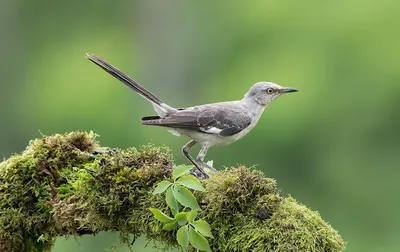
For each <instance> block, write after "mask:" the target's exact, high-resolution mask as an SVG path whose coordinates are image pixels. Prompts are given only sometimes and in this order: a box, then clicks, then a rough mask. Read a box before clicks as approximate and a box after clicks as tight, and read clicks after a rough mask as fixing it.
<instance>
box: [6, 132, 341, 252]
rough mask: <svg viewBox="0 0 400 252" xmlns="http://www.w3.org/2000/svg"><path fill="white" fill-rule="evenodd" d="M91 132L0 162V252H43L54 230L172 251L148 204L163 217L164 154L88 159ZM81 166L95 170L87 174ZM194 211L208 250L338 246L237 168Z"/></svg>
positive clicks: (167, 169) (307, 215)
mask: <svg viewBox="0 0 400 252" xmlns="http://www.w3.org/2000/svg"><path fill="white" fill-rule="evenodd" d="M95 137H96V135H95V134H94V133H85V132H72V133H69V134H64V135H54V136H48V137H43V138H41V139H37V140H34V141H31V143H30V144H29V146H28V147H27V149H26V150H25V151H24V152H22V153H21V154H16V155H14V156H12V157H10V158H9V159H7V160H5V161H3V162H2V163H0V251H50V250H51V248H52V245H53V243H54V241H55V239H56V237H58V236H64V235H84V234H95V233H97V232H100V231H107V230H110V231H111V230H112V231H120V232H121V233H122V234H123V235H128V234H134V235H144V236H146V237H147V238H148V239H154V240H157V241H160V242H161V243H162V244H163V245H165V246H166V247H169V246H174V247H177V246H178V245H177V242H176V238H175V237H176V236H175V234H174V232H176V231H165V230H162V226H163V224H162V223H161V222H159V221H157V220H156V219H155V218H154V217H153V215H152V213H151V212H150V211H149V210H148V209H149V208H150V207H153V208H158V209H160V210H162V211H163V212H166V213H169V208H168V207H167V204H166V202H165V199H164V197H163V196H161V195H153V194H152V192H153V190H154V187H155V185H156V184H157V183H158V182H160V181H161V180H165V179H168V178H170V176H171V171H172V168H173V162H172V156H171V155H170V154H169V152H168V150H167V149H166V148H160V147H155V146H153V145H147V146H143V147H141V148H140V149H135V148H131V149H127V150H117V151H116V152H110V153H107V154H101V155H93V154H92V152H93V151H94V150H98V149H101V147H100V146H99V145H98V143H97V142H96V140H95ZM89 170H92V171H94V172H93V173H92V172H90V171H89ZM202 183H203V185H204V187H205V188H206V190H207V192H206V193H202V192H197V191H196V192H195V196H196V198H197V200H198V202H199V205H200V208H201V211H200V212H199V216H200V217H201V218H203V219H205V220H206V221H207V222H208V223H210V225H211V230H212V233H213V235H214V237H215V238H214V239H211V240H209V241H210V245H211V248H212V249H213V250H214V251H342V250H343V249H344V242H343V240H342V238H341V237H340V236H339V234H338V233H337V232H336V231H335V230H334V229H333V228H332V227H331V226H330V225H329V224H327V223H326V222H324V221H323V220H322V219H321V217H320V216H319V214H318V213H317V212H314V211H311V210H310V209H308V208H307V207H305V206H303V205H301V204H299V203H297V202H296V201H295V200H294V199H293V198H291V197H284V196H283V195H282V194H281V193H280V191H279V190H278V188H277V185H276V182H275V180H273V179H270V178H265V177H264V175H263V174H262V173H261V172H259V171H257V170H249V169H247V168H245V167H242V166H240V167H237V168H231V169H227V170H225V171H222V172H221V173H219V174H216V175H214V176H212V177H211V178H210V179H208V180H204V181H202Z"/></svg>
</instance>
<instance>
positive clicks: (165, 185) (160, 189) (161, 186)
mask: <svg viewBox="0 0 400 252" xmlns="http://www.w3.org/2000/svg"><path fill="white" fill-rule="evenodd" d="M170 185H172V183H171V182H169V181H167V180H163V181H161V182H160V183H158V184H157V187H156V189H154V192H153V195H156V194H160V193H163V192H164V191H165V190H167V188H168V187H169V186H170Z"/></svg>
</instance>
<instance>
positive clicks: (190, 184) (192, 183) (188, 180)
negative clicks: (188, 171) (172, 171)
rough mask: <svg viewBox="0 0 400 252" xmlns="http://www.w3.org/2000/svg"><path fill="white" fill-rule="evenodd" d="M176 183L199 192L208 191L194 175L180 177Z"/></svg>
mask: <svg viewBox="0 0 400 252" xmlns="http://www.w3.org/2000/svg"><path fill="white" fill-rule="evenodd" d="M176 183H178V184H180V185H183V186H186V187H187V188H190V189H193V190H197V191H202V192H205V191H206V189H205V188H204V187H203V185H202V184H201V183H200V181H199V180H198V179H197V178H196V177H195V176H193V175H184V176H182V177H180V178H179V179H178V180H177V181H176Z"/></svg>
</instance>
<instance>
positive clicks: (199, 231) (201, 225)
mask: <svg viewBox="0 0 400 252" xmlns="http://www.w3.org/2000/svg"><path fill="white" fill-rule="evenodd" d="M192 168H193V166H188V165H179V166H177V167H175V169H174V170H173V171H172V179H173V182H171V181H169V180H163V181H161V182H159V183H158V184H157V186H156V188H155V189H154V192H153V194H154V195H155V194H161V193H164V192H165V201H166V203H167V205H168V206H169V208H170V209H171V213H172V215H173V217H170V216H168V215H167V214H165V213H163V212H161V211H160V210H159V209H156V208H149V210H150V211H151V212H152V213H153V215H154V218H156V219H157V220H159V221H161V222H163V223H165V224H164V226H163V229H164V230H166V231H171V230H176V229H178V227H179V229H178V231H177V233H176V240H177V241H178V244H179V245H180V246H181V247H182V249H183V251H187V250H188V248H189V245H191V246H192V247H194V248H196V249H198V250H200V251H211V248H210V245H209V243H208V241H207V239H206V238H205V237H209V238H214V237H213V235H212V233H211V228H210V225H209V224H208V223H207V222H206V221H205V220H202V219H199V220H196V218H197V213H198V211H199V209H200V207H199V204H198V203H197V199H196V198H195V197H194V195H193V193H192V192H191V191H190V190H194V191H201V192H205V188H204V187H203V185H202V184H201V182H200V181H199V180H198V179H197V178H196V177H195V176H193V175H190V174H189V171H190V170H191V169H192ZM187 209H190V211H185V210H187Z"/></svg>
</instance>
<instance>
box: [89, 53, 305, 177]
mask: <svg viewBox="0 0 400 252" xmlns="http://www.w3.org/2000/svg"><path fill="white" fill-rule="evenodd" d="M86 58H87V59H89V60H90V61H91V62H93V63H94V64H96V65H97V66H99V67H100V68H102V69H103V70H105V71H106V72H108V73H109V74H111V75H112V76H114V77H115V78H117V79H118V80H119V81H120V82H122V83H123V84H125V85H126V86H128V87H129V88H131V89H132V90H133V91H135V92H137V93H138V94H140V95H141V96H142V97H144V98H145V99H146V100H147V101H149V102H150V103H151V104H152V105H153V108H154V110H155V112H156V113H157V115H154V116H145V117H142V119H141V124H142V125H150V126H160V127H165V128H167V129H168V131H169V132H171V133H172V134H174V135H176V136H181V135H185V136H187V137H189V138H190V141H189V142H187V143H186V144H185V145H184V146H183V147H182V153H183V155H184V156H185V157H186V158H187V159H188V160H189V161H190V162H191V163H192V164H193V165H194V166H195V167H196V168H197V169H198V170H199V171H200V173H201V174H202V175H203V176H204V177H205V178H208V177H209V174H208V173H207V172H206V171H205V170H204V168H208V169H209V170H211V171H214V172H217V170H216V169H214V168H213V167H211V166H210V165H208V164H207V163H206V162H205V161H204V159H205V156H206V154H207V152H208V149H209V148H210V147H212V146H218V145H228V144H231V143H233V142H235V141H237V140H239V139H241V138H242V137H244V136H245V135H247V134H248V133H249V132H250V131H251V130H252V129H253V128H254V127H255V126H256V124H257V122H258V121H259V119H260V117H261V115H262V114H263V112H264V109H265V108H266V107H267V106H268V105H269V104H270V103H271V102H272V101H274V100H275V99H276V98H278V97H280V96H281V95H283V94H286V93H292V92H297V91H298V89H296V88H290V87H282V86H280V85H278V84H275V83H272V82H257V83H255V84H253V85H252V86H251V87H250V89H249V91H248V92H247V93H246V94H245V95H244V97H243V99H241V100H236V101H226V102H218V103H211V104H204V105H198V106H193V107H187V108H174V107H171V106H169V105H167V104H166V103H164V102H163V101H162V100H160V99H159V98H158V97H157V96H155V95H154V94H153V93H151V92H150V91H148V90H147V89H146V88H144V87H143V86H141V85H140V84H139V83H138V82H136V81H135V80H133V79H132V78H131V77H129V76H128V75H126V74H124V73H123V72H121V71H120V70H118V69H117V68H116V67H114V66H113V65H111V64H110V63H108V62H107V61H105V60H103V59H101V58H100V57H98V56H96V55H94V54H91V53H87V54H86ZM196 144H200V145H201V149H200V152H199V153H198V155H197V158H196V159H194V158H193V157H192V156H191V155H190V154H189V151H190V149H191V148H192V147H193V146H194V145H196Z"/></svg>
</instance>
